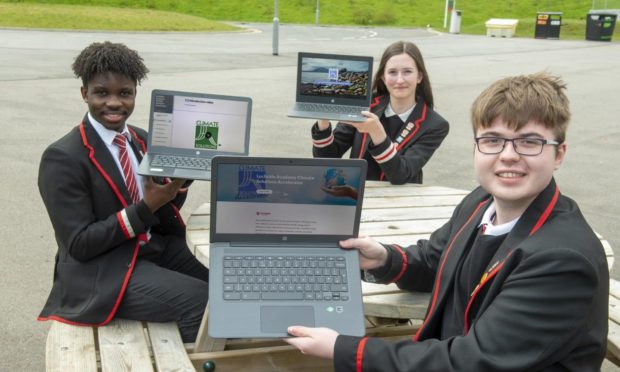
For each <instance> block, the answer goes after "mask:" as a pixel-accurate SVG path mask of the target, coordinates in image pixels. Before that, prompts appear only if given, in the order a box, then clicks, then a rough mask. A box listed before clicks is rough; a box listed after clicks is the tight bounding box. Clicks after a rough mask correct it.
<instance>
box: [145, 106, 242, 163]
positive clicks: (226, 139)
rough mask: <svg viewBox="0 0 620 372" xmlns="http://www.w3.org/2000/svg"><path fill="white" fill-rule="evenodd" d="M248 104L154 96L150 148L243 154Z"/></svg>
mask: <svg viewBox="0 0 620 372" xmlns="http://www.w3.org/2000/svg"><path fill="white" fill-rule="evenodd" d="M247 105H248V104H247V102H240V101H229V100H222V99H211V98H201V97H190V96H175V95H168V94H157V95H155V97H154V103H153V106H154V107H153V126H152V131H153V133H152V144H151V145H152V146H163V147H175V148H184V149H195V150H200V149H202V150H211V151H224V152H244V144H245V138H244V136H245V133H246V130H245V125H246V115H247Z"/></svg>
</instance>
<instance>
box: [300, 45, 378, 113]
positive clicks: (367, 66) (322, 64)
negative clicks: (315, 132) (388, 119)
mask: <svg viewBox="0 0 620 372" xmlns="http://www.w3.org/2000/svg"><path fill="white" fill-rule="evenodd" d="M371 80H372V57H361V56H346V55H337V54H318V53H305V52H300V53H299V55H298V57H297V92H296V99H295V106H293V108H292V109H291V111H290V112H289V114H288V116H291V117H299V118H313V119H330V120H342V121H364V120H366V118H365V117H364V116H362V115H361V111H365V110H368V108H369V106H370V99H371V95H372V92H371V89H372V88H371Z"/></svg>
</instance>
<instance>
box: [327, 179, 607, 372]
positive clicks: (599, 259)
mask: <svg viewBox="0 0 620 372" xmlns="http://www.w3.org/2000/svg"><path fill="white" fill-rule="evenodd" d="M490 202H491V198H490V195H488V194H487V193H486V192H485V191H484V190H483V189H482V188H477V189H476V190H474V191H473V192H472V193H471V194H469V195H468V196H467V197H466V198H465V199H464V200H463V201H462V203H460V204H459V206H458V207H457V208H456V209H455V212H454V214H453V215H452V217H451V218H450V220H449V221H448V222H447V223H446V224H445V225H444V226H443V227H441V228H440V229H438V230H437V231H435V232H434V233H433V234H432V235H431V237H430V239H429V240H421V241H419V242H418V243H417V244H415V245H412V246H409V247H407V248H401V247H399V246H396V245H392V246H388V251H389V253H390V256H389V261H388V262H389V263H388V264H387V265H386V267H383V268H379V269H378V270H375V271H373V272H371V274H373V275H376V276H375V279H376V280H377V281H378V282H382V283H389V282H396V283H397V285H398V286H399V287H401V288H405V289H411V290H417V291H431V290H432V295H431V301H430V304H429V308H428V310H427V315H426V318H425V320H424V322H423V324H422V326H421V328H420V329H419V331H418V332H417V334H416V335H415V336H413V337H412V338H411V339H408V340H404V341H400V342H397V343H389V342H386V341H383V340H380V339H376V338H366V337H365V338H358V337H349V336H339V337H338V339H337V341H336V346H335V353H334V355H335V359H334V366H335V369H336V371H445V372H451V371H467V372H471V371H476V372H485V371H489V372H490V371H494V372H496V371H528V372H529V371H575V372H587V371H599V370H600V366H601V363H602V361H603V358H604V356H605V351H606V339H607V319H608V314H607V313H608V293H609V272H608V269H607V262H606V258H605V252H604V250H603V247H602V245H601V243H600V241H599V239H598V238H597V237H596V235H595V234H594V232H593V231H592V229H591V228H590V227H589V225H588V224H587V222H586V221H585V219H584V217H583V216H582V214H581V212H580V211H579V208H578V206H577V204H576V203H575V202H574V201H573V200H571V199H569V198H567V197H565V196H563V195H562V194H560V192H559V190H558V187H557V185H556V183H555V181H553V180H552V182H551V183H550V184H549V186H547V188H546V189H545V190H544V191H543V192H542V193H541V194H539V195H538V197H537V198H536V199H535V200H534V201H533V202H532V204H531V205H530V206H529V207H528V209H527V210H526V211H525V213H524V214H523V215H522V216H521V218H520V219H519V221H518V222H517V224H516V225H515V227H514V228H513V230H512V231H511V232H510V233H509V234H508V236H507V237H506V239H505V240H504V242H503V243H502V245H501V246H500V248H499V249H498V251H497V253H496V254H495V256H494V257H493V258H492V260H491V262H490V263H489V265H488V267H487V271H486V273H485V274H484V275H483V276H482V278H481V280H480V284H479V285H478V287H477V288H476V289H475V290H474V291H473V293H471V294H470V299H469V304H468V306H467V308H466V311H465V314H463V317H464V323H465V327H464V329H463V331H462V335H459V336H455V337H450V338H448V339H444V340H439V339H438V338H439V335H440V326H441V325H440V322H441V320H442V309H443V306H444V305H445V303H446V300H447V298H448V296H450V295H452V291H453V286H452V283H453V280H454V277H453V276H454V273H455V271H456V267H457V266H458V265H461V264H462V260H461V258H462V257H461V256H462V254H463V251H464V249H465V246H466V245H467V244H468V241H471V239H472V238H473V236H474V235H475V234H476V229H477V226H478V225H479V223H480V221H481V219H482V215H483V213H484V210H485V209H486V206H488V205H489V203H490Z"/></svg>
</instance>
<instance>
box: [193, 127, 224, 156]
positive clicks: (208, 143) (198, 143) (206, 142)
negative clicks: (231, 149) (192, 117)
mask: <svg viewBox="0 0 620 372" xmlns="http://www.w3.org/2000/svg"><path fill="white" fill-rule="evenodd" d="M219 124H220V123H219V122H217V121H203V120H197V121H196V132H195V133H196V135H195V138H194V147H195V148H197V149H209V150H217V137H218V132H219V130H220V129H219Z"/></svg>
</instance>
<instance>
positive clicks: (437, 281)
mask: <svg viewBox="0 0 620 372" xmlns="http://www.w3.org/2000/svg"><path fill="white" fill-rule="evenodd" d="M489 200H491V199H490V198H489V199H487V200H483V201H481V202H480V203H478V206H477V207H476V209H475V210H474V211H473V212H472V214H471V215H470V216H469V218H468V219H467V221H466V222H465V223H464V224H463V226H461V228H460V229H459V231H457V233H456V235H454V238H452V241H451V242H450V245H448V248H447V249H446V252H445V253H444V255H443V260H442V261H441V265H440V266H439V271H438V272H437V275H436V276H435V288H434V291H433V299H432V301H431V305H430V306H429V310H428V314H427V315H426V319H424V322H423V323H422V325H421V326H420V328H419V329H418V331H417V332H416V334H415V336H413V339H414V340H415V341H418V339H419V337H420V333H421V332H422V330H423V329H424V327H425V326H426V324H427V323H428V320H429V319H430V318H431V316H432V315H433V311H434V310H435V305H436V303H437V296H438V295H439V288H440V286H441V274H442V271H443V267H444V265H445V264H446V260H447V259H448V255H449V254H450V251H451V250H452V247H453V246H454V242H455V241H456V238H458V237H459V235H461V233H462V232H463V230H464V229H465V227H466V226H467V225H468V224H469V223H470V222H471V221H472V220H473V219H474V216H475V215H476V213H478V210H480V208H482V206H483V205H485V204H487V203H488V202H489Z"/></svg>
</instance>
